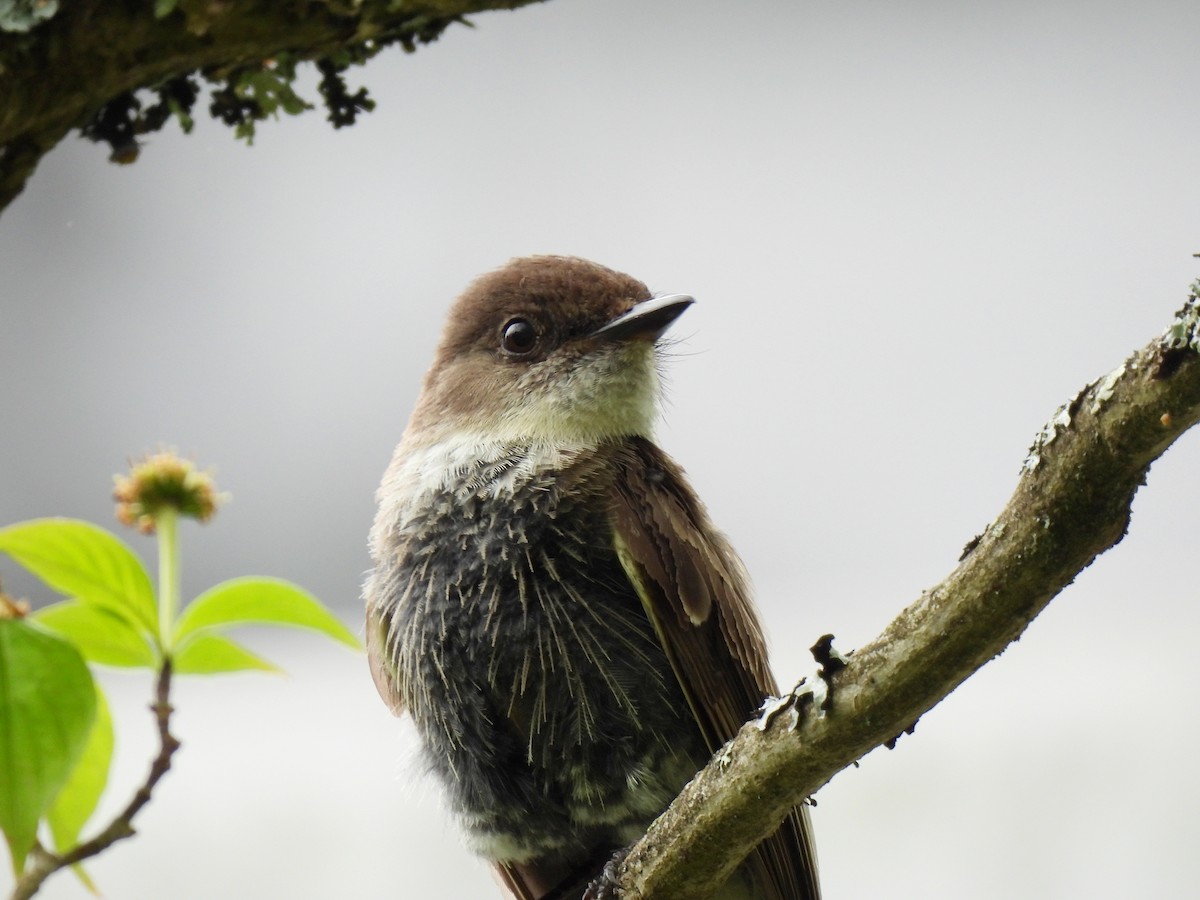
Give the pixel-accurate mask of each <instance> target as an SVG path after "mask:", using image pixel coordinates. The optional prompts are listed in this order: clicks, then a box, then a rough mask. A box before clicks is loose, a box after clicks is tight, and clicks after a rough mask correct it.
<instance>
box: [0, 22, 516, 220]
mask: <svg viewBox="0 0 1200 900" xmlns="http://www.w3.org/2000/svg"><path fill="white" fill-rule="evenodd" d="M531 2H534V0H360V2H348V0H308V2H294V0H272V2H266V0H246V2H237V3H229V2H210V0H129V2H119V3H114V2H111V0H71V2H69V3H66V2H64V3H61V4H58V5H53V4H35V5H34V6H36V8H37V9H38V10H40V11H46V10H53V12H47V13H46V15H45V17H38V18H37V19H36V20H35V19H31V18H29V17H27V16H26V17H22V18H20V19H12V16H11V10H10V11H9V14H2V15H0V210H3V209H4V207H6V206H7V205H8V204H9V203H10V202H11V201H12V200H13V199H14V198H15V197H16V196H17V195H18V194H19V193H20V192H21V190H22V189H23V188H24V186H25V183H26V182H27V181H28V179H29V177H30V176H31V175H32V174H33V171H34V169H35V168H36V167H37V163H38V161H39V160H40V159H41V157H42V156H43V155H45V154H46V153H47V152H49V151H50V150H51V149H52V148H53V147H54V146H55V145H56V144H57V143H58V142H59V141H60V140H62V139H63V138H64V137H65V136H66V135H67V134H69V133H70V132H71V131H72V130H74V129H81V130H85V131H86V133H87V134H88V136H90V137H92V138H93V139H96V140H104V141H107V142H108V143H109V144H110V145H111V147H112V158H113V160H114V161H117V162H128V161H130V160H131V159H132V157H133V156H136V136H137V135H138V134H140V133H145V132H147V131H153V130H155V128H157V127H161V126H162V124H163V122H164V121H165V120H166V119H167V118H168V116H176V117H178V118H179V120H180V123H181V124H182V125H184V127H185V128H186V127H187V125H188V122H189V121H190V114H191V104H190V102H188V101H187V97H188V91H187V89H186V88H187V85H188V84H189V83H191V84H193V85H194V81H190V82H189V79H190V78H191V76H194V75H198V76H199V77H200V78H202V79H203V80H207V81H210V82H212V83H213V84H215V85H216V86H217V93H216V94H215V95H214V100H213V109H212V114H213V115H214V116H216V117H218V118H221V119H222V120H223V121H226V123H227V124H230V125H232V126H234V127H235V128H237V129H238V133H239V135H241V136H248V135H249V134H250V133H252V129H253V123H254V122H255V121H256V120H259V119H262V118H263V117H265V116H267V115H270V114H272V113H274V112H275V111H276V110H280V111H286V112H295V111H298V110H299V109H301V108H305V107H306V106H307V104H306V103H305V101H303V100H301V99H300V98H297V97H295V95H294V94H289V92H290V83H291V70H293V69H294V66H295V64H296V63H298V62H304V61H314V62H321V63H322V67H321V73H322V88H321V93H322V97H323V98H324V100H325V103H326V106H327V108H328V110H329V113H330V116H331V119H332V121H333V122H334V125H335V126H340V125H344V124H347V123H348V122H350V121H353V119H354V116H355V114H356V113H357V112H359V111H361V110H364V109H369V108H370V101H369V99H368V98H367V96H366V93H365V92H364V91H363V90H362V89H359V90H357V91H350V90H349V89H348V88H347V86H346V85H345V82H344V81H342V79H341V74H342V72H343V71H344V70H345V69H346V67H347V66H349V65H353V64H356V63H361V62H363V61H365V60H366V59H368V58H370V57H371V56H373V55H374V54H375V53H378V52H379V51H380V50H381V49H383V48H385V47H388V46H391V45H393V44H399V45H400V46H402V47H404V48H405V49H406V50H411V49H412V48H413V47H414V46H415V45H416V44H418V43H425V42H428V41H431V40H433V39H435V38H436V37H437V36H438V35H440V34H441V33H442V31H443V30H444V29H445V28H446V27H447V26H449V25H450V24H452V23H455V22H461V21H463V19H462V17H463V16H465V15H467V14H469V13H475V12H479V11H481V10H486V9H513V8H516V7H518V6H523V5H526V4H528V3H531ZM17 6H18V7H19V6H20V4H18V5H17ZM31 8H32V7H31ZM12 28H25V29H27V30H22V31H12V30H9V29H12ZM139 89H151V90H152V92H153V93H154V95H155V96H154V97H153V98H147V100H148V103H149V108H147V109H143V103H142V100H141V99H140V98H139V97H138V96H137V95H136V92H137V91H138V90H139ZM194 99H195V98H194V96H193V97H192V101H194Z"/></svg>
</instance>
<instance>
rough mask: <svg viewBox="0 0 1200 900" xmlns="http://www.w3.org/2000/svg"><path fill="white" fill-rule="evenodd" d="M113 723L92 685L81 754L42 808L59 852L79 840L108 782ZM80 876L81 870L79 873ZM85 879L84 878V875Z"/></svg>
mask: <svg viewBox="0 0 1200 900" xmlns="http://www.w3.org/2000/svg"><path fill="white" fill-rule="evenodd" d="M113 744H114V738H113V722H112V714H111V713H110V712H109V710H108V701H106V700H105V699H104V692H103V691H101V690H100V687H99V685H96V718H95V720H94V721H93V722H92V728H91V731H90V732H89V734H88V739H87V743H86V744H85V745H84V748H83V753H82V754H81V755H80V757H79V761H78V762H77V763H76V764H75V768H74V770H73V771H72V772H71V776H70V778H68V779H67V783H66V784H65V785H63V788H62V790H60V791H59V792H58V796H57V797H55V798H54V802H53V803H52V804H51V805H50V808H49V809H48V810H47V811H46V824H47V825H49V826H50V836H51V837H52V838H53V839H54V848H55V849H56V850H57V851H58V852H60V853H62V852H64V851H66V850H70V849H71V848H72V847H74V846H75V845H76V844H77V843H79V834H80V832H82V831H83V826H84V825H86V824H87V821H88V819H90V818H91V817H92V813H94V812H95V811H96V805H97V804H98V803H99V802H100V796H101V794H103V793H104V786H105V785H106V784H107V783H108V767H109V765H110V764H111V763H112V755H113ZM80 876H81V877H83V876H82V873H80ZM85 881H86V878H85Z"/></svg>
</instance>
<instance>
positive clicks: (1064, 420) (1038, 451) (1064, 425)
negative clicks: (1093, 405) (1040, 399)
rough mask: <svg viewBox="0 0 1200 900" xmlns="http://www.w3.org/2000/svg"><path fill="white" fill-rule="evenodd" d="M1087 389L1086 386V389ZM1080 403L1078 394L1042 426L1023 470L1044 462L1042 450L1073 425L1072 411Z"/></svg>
mask: <svg viewBox="0 0 1200 900" xmlns="http://www.w3.org/2000/svg"><path fill="white" fill-rule="evenodd" d="M1084 390H1086V388H1085V389H1084ZM1078 405H1079V397H1078V396H1076V397H1074V398H1073V399H1071V400H1069V401H1068V402H1066V403H1064V404H1063V405H1062V406H1060V407H1059V408H1058V409H1057V410H1056V411H1055V413H1054V415H1053V416H1051V417H1050V421H1049V422H1047V423H1046V424H1045V425H1043V426H1042V430H1041V431H1039V432H1038V433H1037V434H1036V435H1035V436H1034V438H1033V446H1031V447H1030V448H1029V453H1028V454H1026V456H1025V462H1023V463H1022V464H1021V471H1022V472H1032V471H1034V470H1035V469H1037V467H1038V466H1039V465H1040V464H1041V462H1042V451H1043V450H1045V449H1046V447H1048V446H1049V445H1050V444H1051V443H1053V441H1054V439H1055V438H1056V437H1058V436H1059V434H1060V433H1062V432H1064V431H1066V430H1067V429H1068V428H1070V427H1071V417H1072V411H1073V410H1075V409H1076V408H1077V407H1078Z"/></svg>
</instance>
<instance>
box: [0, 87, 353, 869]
mask: <svg viewBox="0 0 1200 900" xmlns="http://www.w3.org/2000/svg"><path fill="white" fill-rule="evenodd" d="M258 85H259V87H258V88H256V90H261V91H264V92H266V93H268V94H272V95H273V96H274V97H275V98H276V99H277V101H278V102H279V103H292V101H291V100H290V99H288V98H287V92H286V91H281V90H280V89H279V88H278V86H277V85H271V84H267V83H266V82H258ZM170 463H172V458H171V457H170V455H169V454H161V455H159V456H156V457H151V458H148V461H147V462H146V463H144V464H143V466H145V465H149V464H154V465H160V466H163V467H165V468H163V469H162V471H164V472H174V473H175V474H179V472H183V470H184V469H186V468H187V467H186V466H180V465H179V464H178V460H174V466H173V467H172V466H171V465H168V464H170ZM185 474H186V473H185ZM194 480H196V479H193V481H194ZM202 487H205V489H207V490H211V485H210V484H209V485H202ZM132 493H133V494H137V493H138V492H137V491H136V490H132ZM144 499H145V498H143V497H140V495H139V496H134V497H132V499H130V498H127V501H126V502H128V503H134V504H135V505H136V504H137V503H141V502H142V500H144ZM143 506H145V504H143ZM143 506H138V509H142V508H143ZM146 508H149V507H146ZM126 512H128V510H126ZM178 514H179V511H178V510H174V509H169V510H163V511H160V512H158V513H153V514H151V513H147V514H146V515H139V516H131V515H126V516H125V518H126V520H128V521H130V522H131V523H136V524H137V525H138V527H139V528H142V530H146V531H156V532H157V535H158V540H159V566H160V573H159V585H160V590H159V591H158V592H156V591H155V588H154V585H153V583H152V581H151V578H150V575H149V573H148V572H147V571H146V569H145V567H144V566H143V565H142V563H141V561H140V560H139V559H138V558H137V556H136V555H135V554H134V553H133V551H132V550H130V548H129V547H128V546H126V545H125V543H124V542H122V541H121V540H120V539H119V538H117V537H116V536H115V535H113V534H111V533H109V532H108V531H105V530H104V529H102V528H99V527H97V526H95V525H91V524H88V523H87V522H80V521H76V520H72V519H38V520H34V521H31V522H23V523H19V524H16V525H11V526H9V527H7V528H3V529H0V551H2V552H3V553H7V554H8V555H9V556H10V557H12V559H13V560H15V561H16V562H18V563H20V564H21V565H22V566H24V567H25V568H26V569H28V570H29V571H30V572H32V573H33V574H34V575H36V576H37V577H38V578H40V579H41V580H42V581H43V582H45V583H46V584H47V585H48V586H50V587H51V588H53V589H54V590H56V591H59V592H61V593H63V594H66V595H67V599H65V600H63V601H61V602H58V603H55V604H52V605H50V606H47V607H45V608H44V609H42V610H40V611H38V612H37V613H36V614H34V616H33V617H32V618H31V619H26V618H23V616H24V612H25V609H24V606H23V605H22V604H17V603H13V602H11V601H10V600H8V598H5V597H3V595H0V830H2V831H3V833H4V835H5V838H6V839H7V842H8V846H9V849H10V852H11V856H12V862H13V867H14V870H15V871H16V873H17V876H18V877H20V876H21V873H22V871H23V867H24V864H25V859H26V857H27V856H28V854H29V852H30V850H31V849H32V848H33V847H34V845H35V841H36V838H37V831H38V826H39V822H42V821H44V822H45V823H46V825H47V828H48V830H49V833H50V836H51V838H52V839H53V843H54V847H55V848H56V850H57V852H58V853H60V854H61V853H63V852H64V851H67V850H69V849H71V848H73V847H75V846H76V845H77V844H78V842H79V836H80V833H81V832H82V829H83V828H84V826H85V825H86V823H87V821H88V819H89V818H90V817H91V815H92V813H93V812H94V811H95V808H96V805H97V803H98V802H99V799H100V796H101V794H102V793H103V791H104V788H105V785H106V783H107V781H108V772H109V764H110V762H111V759H112V752H113V741H114V736H113V726H112V719H111V717H110V715H109V713H108V707H107V704H106V703H105V701H104V698H103V696H102V695H101V694H100V693H99V690H98V688H97V687H96V686H95V684H94V683H93V681H92V677H91V673H90V672H89V671H88V668H87V663H93V664H98V665H106V666H119V667H124V668H142V669H149V670H152V671H157V672H159V677H160V685H166V684H169V673H170V672H174V673H177V674H193V675H209V674H216V673H223V672H242V671H251V670H258V671H278V669H277V668H276V667H275V666H274V665H273V664H271V663H270V662H268V661H266V660H264V659H262V658H261V657H259V656H257V655H256V654H254V653H252V652H251V651H250V650H248V649H246V648H245V647H243V646H241V645H240V644H238V643H235V642H234V641H233V640H231V639H230V638H229V637H227V636H226V634H225V632H227V631H228V630H229V629H231V628H236V627H238V626H242V625H283V626H289V627H298V628H305V629H308V630H310V631H316V632H318V633H321V634H324V635H327V636H329V637H331V638H333V639H334V640H336V641H338V642H339V643H342V644H345V645H347V646H350V647H355V648H357V647H358V642H357V641H356V640H355V638H354V636H353V635H352V634H351V633H350V632H349V631H348V630H347V629H346V627H345V626H344V625H342V623H341V622H339V621H338V620H337V618H336V617H335V616H333V615H332V614H331V613H330V612H329V611H328V610H327V609H325V608H324V607H323V606H322V605H321V604H320V602H319V601H318V600H317V599H316V598H315V597H313V596H312V595H311V594H309V593H308V592H306V591H304V590H303V589H302V588H300V587H298V586H297V585H294V584H292V583H290V582H287V581H282V580H280V579H275V578H238V579H234V580H231V581H226V582H224V583H222V584H219V585H217V586H216V587H213V588H211V589H209V590H207V591H205V592H204V593H202V594H201V595H200V596H199V597H197V598H196V599H195V600H194V601H193V602H192V603H191V604H190V605H188V606H186V607H185V608H184V611H183V613H182V614H181V615H180V616H179V617H178V620H177V621H176V617H175V610H176V607H177V605H178V594H179V582H178V579H179V565H178V563H179V548H178V546H177V542H178V537H177V535H178V531H177V529H176V525H175V523H176V520H177V516H178ZM210 514H211V512H210ZM85 660H86V662H85ZM168 662H169V663H170V665H169V666H168ZM163 678H166V679H167V680H166V681H162V680H161V679H163ZM162 689H163V690H165V688H162ZM164 697H165V694H162V695H160V706H159V707H157V709H159V712H158V713H157V714H158V715H159V716H160V729H161V730H162V732H163V735H164V742H167V740H168V738H169V735H168V734H167V732H166V730H165V729H166V720H165V718H162V717H163V716H165V715H169V707H168V706H166V705H165V703H166V701H165V699H162V698H164ZM170 744H171V746H170V747H168V748H167V749H165V750H164V753H165V754H166V758H165V761H163V762H162V771H165V767H166V766H167V765H169V759H170V753H171V752H173V750H174V746H176V745H177V744H175V742H174V739H173V738H170ZM164 747H166V743H164ZM156 765H157V763H156ZM159 774H160V775H161V771H160V773H159ZM147 790H148V789H147ZM148 796H149V794H148V793H147V794H146V797H148ZM142 802H144V800H143V801H142ZM139 808H140V804H139ZM124 825H126V826H128V821H127V820H126V821H125V822H124ZM124 833H129V834H131V833H132V830H131V829H128V828H127V829H125V831H124ZM108 843H111V840H110V841H109V842H108ZM105 846H107V844H105ZM75 868H76V872H77V873H78V874H79V876H80V877H81V878H82V879H83V880H84V882H85V884H88V885H89V886H90V884H91V882H90V880H89V879H88V877H87V875H86V873H84V872H83V871H82V869H80V868H79V867H78V866H76V867H75Z"/></svg>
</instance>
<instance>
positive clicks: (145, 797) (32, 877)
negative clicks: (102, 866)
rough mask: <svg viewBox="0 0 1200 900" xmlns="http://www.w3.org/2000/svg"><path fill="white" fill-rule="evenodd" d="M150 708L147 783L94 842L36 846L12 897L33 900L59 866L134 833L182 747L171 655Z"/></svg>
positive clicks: (166, 660) (77, 860) (162, 669)
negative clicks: (153, 741) (174, 719)
mask: <svg viewBox="0 0 1200 900" xmlns="http://www.w3.org/2000/svg"><path fill="white" fill-rule="evenodd" d="M150 710H151V712H153V713H154V719H155V721H156V722H157V723H158V739H159V749H158V755H157V756H156V757H155V758H154V761H153V762H152V763H151V764H150V772H149V774H148V775H147V776H146V780H145V782H143V784H142V786H141V787H140V788H138V789H137V792H136V793H135V794H134V795H133V799H132V800H130V801H129V803H128V804H127V805H126V807H125V809H123V810H122V811H121V813H120V815H118V816H117V817H116V818H115V819H113V820H112V822H110V823H109V825H108V827H107V828H105V829H104V830H103V831H101V832H100V833H99V834H98V835H96V836H95V837H94V838H92V839H91V840H90V841H86V842H85V843H82V844H80V845H78V846H77V847H74V848H73V849H71V850H68V851H67V852H66V853H63V854H61V855H60V854H56V853H51V852H49V851H48V850H45V849H43V848H35V851H34V852H33V853H31V854H30V860H31V864H30V865H29V866H28V867H27V868H26V870H25V872H24V873H23V874H22V875H21V877H20V878H19V879H17V884H16V887H15V888H14V889H13V892H12V894H11V895H10V897H9V900H29V898H30V897H32V896H33V895H34V894H36V893H37V892H38V889H39V888H41V886H42V882H44V881H45V880H46V879H47V878H48V877H49V876H50V875H52V874H54V873H55V872H57V871H58V870H59V869H62V868H65V867H67V866H72V865H74V864H75V863H77V862H82V861H83V860H85V859H89V858H90V857H93V856H95V855H96V854H98V853H101V852H102V851H104V850H107V849H108V848H109V847H111V846H112V845H113V844H115V843H116V842H117V841H120V840H124V839H125V838H128V837H132V836H133V834H134V830H133V817H134V816H136V815H137V814H138V813H139V812H140V811H141V809H142V807H143V806H145V805H146V804H147V803H149V802H150V797H151V795H152V794H153V792H154V787H155V785H157V784H158V782H159V781H160V780H161V779H162V777H163V776H164V775H166V774H167V770H168V769H170V768H171V757H172V756H174V754H175V751H176V750H178V749H179V741H178V740H177V739H176V738H175V736H174V735H172V734H171V713H172V711H173V710H172V707H171V660H170V658H167V659H164V660H163V662H162V668H161V669H159V671H158V684H157V686H156V688H155V692H154V703H153V704H152V705H151V707H150Z"/></svg>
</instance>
